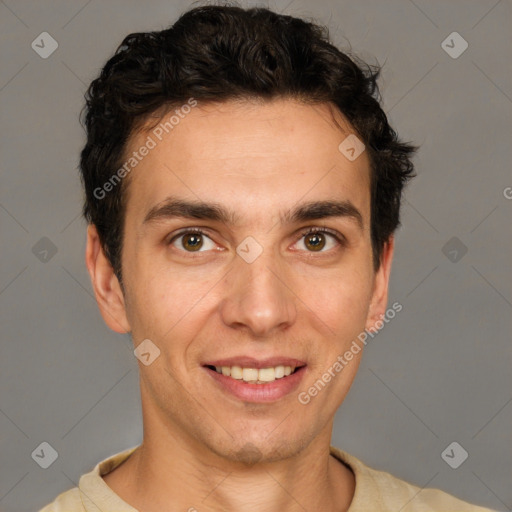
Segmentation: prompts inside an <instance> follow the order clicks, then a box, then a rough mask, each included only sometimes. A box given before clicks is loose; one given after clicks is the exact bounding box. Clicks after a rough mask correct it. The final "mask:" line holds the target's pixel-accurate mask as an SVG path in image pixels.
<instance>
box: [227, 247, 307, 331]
mask: <svg viewBox="0 0 512 512" xmlns="http://www.w3.org/2000/svg"><path fill="white" fill-rule="evenodd" d="M233 264H234V265H235V268H233V270H232V271H231V272H229V273H228V275H227V277H226V280H227V281H226V283H225V284H226V294H225V298H224V300H223V301H222V302H221V306H220V313H221V318H222V321H223V322H224V324H225V325H227V326H228V327H231V328H233V329H237V330H241V331H243V330H245V331H247V332H248V333H250V334H251V335H252V336H254V337H267V336H269V335H271V334H272V333H273V332H275V331H279V330H285V329H287V328H288V327H290V326H291V325H292V324H293V323H294V322H295V320H296V316H297V308H296V302H295V300H296V297H295V296H294V294H293V292H292V290H291V289H290V287H289V283H287V278H286V275H285V274H284V272H283V269H282V268H281V269H279V266H278V265H276V263H275V260H274V261H272V257H268V256H265V253H263V254H262V255H261V256H260V257H259V258H258V259H257V260H256V261H254V262H252V263H247V262H245V261H244V260H243V259H241V258H237V259H236V260H235V262H234V263H233Z"/></svg>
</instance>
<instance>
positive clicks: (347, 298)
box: [300, 271, 372, 340]
mask: <svg viewBox="0 0 512 512" xmlns="http://www.w3.org/2000/svg"><path fill="white" fill-rule="evenodd" d="M303 286H304V289H303V292H302V293H301V294H300V295H301V296H302V297H304V299H303V300H304V304H306V306H307V307H309V308H310V310H311V311H312V312H313V313H314V315H316V316H317V317H318V318H319V319H320V320H321V321H322V322H323V323H325V324H326V325H327V326H328V327H329V329H330V331H331V334H332V335H333V336H336V337H337V338H339V339H341V340H346V339H347V338H351V337H353V336H357V335H358V334H359V333H360V332H362V331H363V330H364V327H365V323H366V318H367V315H368V308H369V303H370V299H371V292H372V282H371V279H370V278H369V277H368V274H367V273H363V272H356V271H352V272H348V271H344V272H342V273H338V272H336V273H331V274H329V275H326V276H324V277H321V278H320V277H318V276H317V277H316V278H315V279H312V280H307V283H306V282H305V283H304V285H303Z"/></svg>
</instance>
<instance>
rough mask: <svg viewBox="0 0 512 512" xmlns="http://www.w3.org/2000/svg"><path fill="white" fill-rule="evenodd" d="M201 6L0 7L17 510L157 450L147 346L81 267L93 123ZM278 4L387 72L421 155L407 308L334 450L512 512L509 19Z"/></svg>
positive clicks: (400, 7) (5, 268)
mask: <svg viewBox="0 0 512 512" xmlns="http://www.w3.org/2000/svg"><path fill="white" fill-rule="evenodd" d="M189 5H190V3H189V2H186V1H181V2H165V1H156V0H153V1H150V2H142V1H139V2H136V1H120V0H108V1H102V2H100V1H98V0H91V1H64V0H62V1H51V2H49V1H36V0H30V1H29V0H26V1H22V0H21V1H14V0H5V1H0V17H1V24H0V34H1V44H0V55H1V66H0V100H1V107H0V108H1V123H2V135H1V138H0V144H1V155H2V158H1V160H0V170H1V194H0V203H1V205H0V223H1V233H2V266H1V274H0V304H1V316H0V325H1V332H2V342H1V356H0V387H1V402H0V433H1V438H0V456H1V461H2V463H1V464H0V509H1V510H3V511H5V512H14V511H29V510H36V509H37V508H39V507H41V506H42V505H44V504H46V503H47V502H49V501H51V500H52V499H53V498H54V497H55V496H56V495H57V493H59V492H62V491H64V490H66V489H68V488H70V487H71V486H73V485H75V484H76V483H77V481H78V478H79V476H80V475H81V474H83V473H84V472H86V471H89V470H90V469H91V468H92V466H93V465H95V464H96V463H97V462H98V461H99V460H101V459H103V458H105V457H107V456H109V455H111V454H113V453H115V452H118V451H120V450H123V449H125V448H128V447H130V446H134V445H136V444H138V443H139V442H140V440H141V434H142V424H141V418H140V412H139V407H140V403H139V392H138V380H137V365H136V362H137V361H136V359H135V358H134V357H133V353H132V347H131V342H130V339H129V337H128V336H119V335H117V334H114V333H112V332H110V331H109V330H108V329H107V328H106V327H105V325H104V324H103V321H102V319H101V317H100V314H99V312H98V310H97V307H96V304H95V301H94V299H93V297H92V289H91V286H90V284H89V278H88V275H87V273H86V268H85V265H84V248H85V225H84V222H83V221H82V220H81V218H80V209H81V189H80V183H79V179H78V174H77V172H76V165H77V161H78V153H79V150H80V149H81V146H82V144H83V142H84V137H83V132H82V129H81V127H80V126H79V124H78V121H77V117H78V113H79V110H80V109H81V107H82V104H83V93H84V91H85V88H86V85H87V84H88V83H89V82H90V81H91V80H92V79H93V78H94V77H95V76H96V75H97V73H98V71H99V69H100V67H101V66H102V65H103V64H104V62H105V61H106V59H107V58H108V57H109V56H110V55H111V53H112V52H113V51H114V49H115V47H116V46H117V45H118V44H119V43H120V42H121V40H122V38H123V37H124V36H125V35H126V34H128V33H129V32H133V31H144V30H159V29H162V28H165V27H166V26H167V25H168V24H170V23H171V22H173V21H174V20H175V19H176V17H177V15H178V14H179V13H180V12H182V11H183V10H185V9H186V8H187V7H188V6H189ZM242 5H249V4H248V3H242ZM250 5H254V4H250ZM270 6H271V7H273V8H274V9H276V10H279V11H283V12H286V13H289V14H293V15H298V16H306V17H313V18H315V19H317V20H319V21H320V22H322V23H324V24H327V25H328V26H329V27H330V30H331V35H332V37H333V39H334V41H335V42H336V43H337V44H339V45H340V46H342V47H343V48H347V44H348V42H350V45H351V46H352V48H353V50H354V51H355V52H356V53H357V54H358V55H359V56H361V57H362V58H364V59H367V60H369V61H370V62H376V61H378V62H379V63H381V64H384V70H383V73H382V78H381V81H380V85H381V90H382V93H383V96H384V107H385V110H386V112H387V113H388V114H389V117H390V120H391V122H392V124H393V125H394V126H395V127H396V128H397V130H398V131H399V133H400V134H401V136H403V137H404V138H405V139H409V140H412V141H414V142H415V143H418V144H421V146H422V149H421V151H420V153H419V154H418V156H417V158H416V165H417V171H418V174H419V176H418V177H417V178H416V179H415V181H414V183H413V184H412V185H411V187H410V188H409V189H408V191H407V194H406V203H405V206H404V210H403V226H402V228H401V229H400V231H399V232H398V247H397V253H396V260H395V263H394V267H393V274H392V286H391V294H390V304H391V303H393V302H394V301H399V302H400V303H402V304H403V306H404V308H403V311H402V312H400V313H399V314H398V315H397V316H396V318H395V319H394V320H393V321H392V322H390V323H389V324H388V325H386V327H385V328H384V329H383V331H382V332H381V333H380V334H379V335H378V336H377V337H376V338H375V339H374V340H372V341H371V343H370V344H369V347H368V350H367V351H366V355H365V358H364V360H363V364H362V367H361V369H360V372H359V374H358V377H357V379H356V381H355V383H354V386H353V388H352V391H351V393H350V394H349V396H348V398H347V400H346V402H345V403H344V405H343V406H342V407H341V408H340V410H339V412H338V415H337V418H336V429H335V432H334V436H333V444H335V445H337V446H339V447H341V448H342V449H344V450H346V451H348V452H350V453H352V454H354V455H355V456H357V457H359V458H361V459H362V460H363V461H364V462H365V463H367V464H368V465H370V466H373V467H375V468H378V469H385V470H386V471H389V472H391V473H393V474H395V475H396V476H398V477H401V478H404V479H407V480H409V481H411V482H413V483H415V484H417V485H419V486H421V487H423V486H429V487H438V488H441V489H444V490H446V491H448V492H450V493H452V494H455V495H457V496H459V497H461V498H463V499H465V500H468V501H473V502H477V503H479V504H482V505H487V506H488V507H492V508H494V509H497V510H500V511H504V510H510V509H511V507H512V486H511V485H510V483H511V476H512V475H511V464H510V461H511V455H512V453H511V452H512V439H511V431H512V429H511V426H512V404H511V401H512V385H511V384H512V377H511V372H510V368H511V350H510V332H511V329H510V327H511V321H510V318H511V313H512V311H511V309H512V306H511V301H512V293H511V272H510V262H511V261H512V258H511V255H512V250H511V249H512V247H511V237H510V229H509V226H510V211H511V208H512V200H511V199H507V197H506V195H507V190H509V191H510V189H507V187H511V186H512V176H511V173H510V162H511V160H512V151H511V139H510V136H511V129H510V122H511V110H512V100H511V98H512V76H511V72H510V59H511V51H510V48H511V38H510V28H511V19H512V16H511V12H512V4H511V2H510V1H507V0H501V1H497V0H479V1H462V0H459V1H453V0H452V1H444V0H443V1H441V0H439V1H431V0H415V2H412V1H408V0H390V1H382V0H381V1H377V0H364V1H358V2H355V1H338V2H335V1H329V0H322V1H318V2H316V3H314V4H313V3H310V2H308V1H306V0H294V1H292V2H290V1H289V0H287V1H278V2H275V3H272V4H270ZM43 31H47V32H49V33H50V34H51V35H52V36H53V37H54V38H55V39H56V40H57V42H58V44H59V46H58V49H57V50H56V51H55V53H53V54H52V55H51V56H50V57H49V58H47V59H43V58H41V57H40V56H39V55H38V54H37V53H36V52H35V51H34V50H33V49H32V48H31V43H32V41H33V40H35V39H36V38H37V36H38V35H39V34H40V33H42V32H43ZM453 31H457V32H458V33H460V35H461V36H462V37H463V38H464V39H465V40H466V41H467V42H468V44H469V47H468V49H467V50H466V51H465V52H464V53H463V54H462V55H460V56H459V57H458V58H456V59H454V58H452V57H450V56H449V55H448V54H447V53H446V52H445V50H444V49H443V48H442V47H441V43H442V41H443V40H445V38H446V37H447V36H448V35H449V34H450V33H452V32H453ZM449 44H450V45H452V46H453V45H455V42H454V43H451V42H450V43H449ZM458 44H459V43H457V45H458ZM457 48H459V46H457V47H456V49H457ZM511 195H512V193H510V194H508V196H509V197H510V196H511ZM43 237H47V238H49V239H50V240H51V242H52V244H53V245H54V246H55V249H56V250H57V252H56V253H55V254H53V255H52V251H51V249H52V246H51V244H49V242H48V241H47V240H43V241H40V239H41V238H43ZM452 237H457V239H456V240H455V241H454V242H453V241H452V242H451V244H452V245H449V246H448V247H445V244H446V243H447V242H448V241H449V240H450V239H451V238H452ZM39 241H40V242H39ZM38 242H39V245H36V244H37V243H38ZM34 246H35V248H34ZM443 247H444V251H443ZM464 247H466V248H467V253H466V254H464V255H463V257H461V255H462V254H463V252H464ZM44 250H47V251H48V252H47V253H44ZM454 250H455V251H456V252H453V251H454ZM450 251H452V252H450ZM45 260H46V261H45ZM452 260H453V261H452ZM457 260H458V261H457ZM43 441H46V442H48V443H50V444H51V445H52V446H53V447H54V448H55V450H57V452H58V459H57V460H56V461H55V462H54V463H53V464H52V465H51V466H50V467H49V468H48V469H42V468H40V467H39V465H37V464H36V462H35V461H34V460H33V459H32V458H31V453H32V452H33V450H34V449H35V448H36V447H38V445H39V444H40V443H41V442H43ZM453 441H457V442H458V443H460V445H462V446H463V447H464V449H465V450H466V451H467V452H468V453H469V457H468V459H467V460H466V461H465V462H464V463H463V464H462V465H461V466H460V467H459V468H458V469H452V468H451V467H449V466H448V465H447V463H446V462H445V461H444V460H443V459H442V458H441V453H442V452H443V450H444V449H445V448H446V447H447V446H448V445H449V444H450V443H451V442H453ZM456 455H457V454H456ZM457 456H458V455H457Z"/></svg>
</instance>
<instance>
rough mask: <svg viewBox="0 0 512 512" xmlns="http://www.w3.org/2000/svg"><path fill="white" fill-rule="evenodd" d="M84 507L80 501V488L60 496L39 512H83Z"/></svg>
mask: <svg viewBox="0 0 512 512" xmlns="http://www.w3.org/2000/svg"><path fill="white" fill-rule="evenodd" d="M83 510H84V507H83V505H82V500H81V499H80V491H79V490H78V487H74V488H73V489H70V490H69V491H66V492H63V493H62V494H59V495H58V496H57V498H55V500H54V501H52V503H50V504H49V505H46V507H44V508H42V509H41V510H40V511H39V512H83Z"/></svg>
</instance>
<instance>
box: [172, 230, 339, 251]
mask: <svg viewBox="0 0 512 512" xmlns="http://www.w3.org/2000/svg"><path fill="white" fill-rule="evenodd" d="M316 233H321V234H327V235H330V236H332V237H333V238H334V239H335V240H336V242H338V244H339V245H340V246H341V247H344V246H346V244H347V240H346V238H345V237H344V236H343V235H342V234H341V233H339V232H338V231H335V230H334V229H329V228H320V227H313V228H307V229H305V230H304V231H302V232H301V238H304V237H306V236H308V235H313V234H316ZM190 234H197V235H202V236H206V237H208V238H210V237H209V236H208V234H207V233H206V232H205V231H203V230H202V229H200V228H187V229H186V230H184V231H180V232H179V233H176V235H174V236H173V237H172V238H171V239H170V240H169V242H168V244H169V245H171V244H172V243H173V242H174V241H175V240H177V239H178V238H180V237H182V236H185V235H190ZM185 252H187V251H185ZM191 254H193V252H191Z"/></svg>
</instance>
